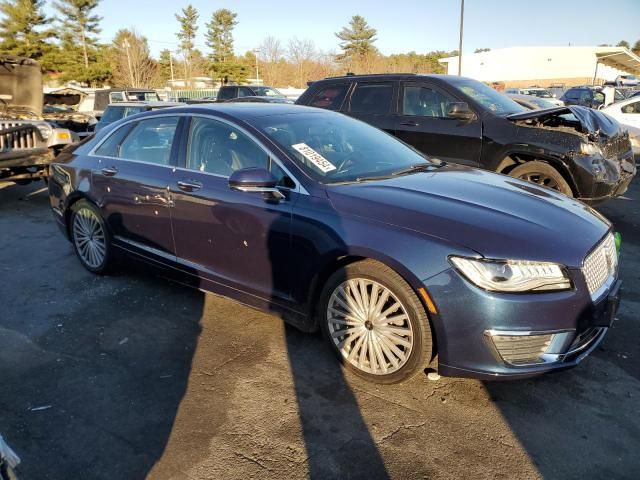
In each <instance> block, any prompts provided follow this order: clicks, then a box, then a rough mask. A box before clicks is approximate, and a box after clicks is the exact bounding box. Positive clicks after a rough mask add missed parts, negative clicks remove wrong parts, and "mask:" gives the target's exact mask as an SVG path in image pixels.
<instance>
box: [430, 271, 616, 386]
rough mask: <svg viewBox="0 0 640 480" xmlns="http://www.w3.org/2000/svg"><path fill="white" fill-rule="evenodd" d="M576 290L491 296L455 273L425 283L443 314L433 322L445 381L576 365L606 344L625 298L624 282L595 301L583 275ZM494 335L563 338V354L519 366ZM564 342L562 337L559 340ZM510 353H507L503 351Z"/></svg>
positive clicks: (577, 273)
mask: <svg viewBox="0 0 640 480" xmlns="http://www.w3.org/2000/svg"><path fill="white" fill-rule="evenodd" d="M571 276H572V280H573V282H574V285H576V289H575V290H570V291H566V292H554V293H535V294H502V293H495V292H487V291H484V290H482V289H480V288H478V287H475V286H474V285H471V284H470V283H469V282H468V281H466V280H465V279H463V278H462V277H461V276H460V275H459V274H458V273H457V272H456V271H455V270H453V269H450V270H447V271H445V272H442V273H440V274H438V275H437V276H435V277H432V278H430V279H428V280H427V281H425V282H424V284H425V287H426V288H427V290H428V291H429V292H430V294H431V296H432V298H433V300H434V302H435V303H436V307H437V309H438V314H436V315H432V322H433V326H434V329H435V334H436V339H437V342H438V371H439V373H440V374H441V375H443V376H455V377H470V378H479V379H483V380H500V379H518V378H528V377H533V376H537V375H541V374H543V373H547V372H551V371H558V370H564V369H567V368H571V367H574V366H576V365H577V364H578V363H579V362H580V361H581V360H582V359H584V358H585V357H586V356H587V355H589V353H591V352H592V351H593V350H594V349H595V348H597V346H598V345H599V344H600V343H601V342H602V341H603V339H604V337H605V336H606V333H607V331H608V329H609V327H610V326H611V322H612V321H613V317H614V315H615V312H616V310H617V306H618V303H619V298H620V285H621V282H620V281H619V280H617V281H615V282H614V283H613V284H612V286H611V287H610V288H609V289H608V290H607V291H606V292H605V293H603V294H602V295H601V297H600V298H598V299H597V300H596V301H595V302H594V301H592V300H591V297H590V295H589V294H588V293H586V292H587V289H586V285H585V283H584V279H583V277H582V273H581V272H580V271H579V270H574V271H572V272H571ZM488 332H493V334H496V333H497V334H507V335H508V334H513V333H517V334H518V335H527V334H531V335H536V334H554V333H558V334H562V338H564V339H565V341H564V343H563V344H562V345H561V346H560V350H553V353H552V354H549V355H544V356H543V357H544V358H542V359H541V360H540V361H539V362H537V363H531V364H523V365H514V364H511V363H509V362H508V361H506V360H505V359H504V358H502V356H501V355H500V353H499V352H498V351H497V349H496V345H495V344H494V342H493V341H492V340H491V335H488ZM558 337H560V335H558ZM503 353H504V352H503Z"/></svg>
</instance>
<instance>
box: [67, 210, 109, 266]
mask: <svg viewBox="0 0 640 480" xmlns="http://www.w3.org/2000/svg"><path fill="white" fill-rule="evenodd" d="M73 242H74V244H75V246H76V250H77V251H78V255H80V257H81V258H82V260H83V261H84V262H85V263H86V264H87V265H88V266H89V267H91V268H99V267H100V265H102V263H103V262H104V259H105V255H106V253H107V241H106V238H105V235H104V229H103V228H102V223H100V220H99V219H98V216H97V215H96V214H95V213H94V212H92V211H91V210H90V209H88V208H81V209H80V210H78V211H77V212H76V214H75V215H74V217H73Z"/></svg>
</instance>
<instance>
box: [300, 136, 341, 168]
mask: <svg viewBox="0 0 640 480" xmlns="http://www.w3.org/2000/svg"><path fill="white" fill-rule="evenodd" d="M291 146H292V147H293V148H295V149H296V150H297V151H298V152H300V153H301V154H302V156H303V157H304V158H306V159H307V160H309V161H310V162H311V163H312V164H313V165H314V166H316V167H317V168H318V169H319V170H320V171H321V172H322V173H328V172H331V171H332V170H335V169H336V166H335V165H334V164H333V163H331V162H330V161H329V160H327V159H326V158H324V157H323V156H322V155H320V154H319V153H318V152H316V151H315V150H314V149H313V148H311V147H310V146H309V145H307V144H306V143H296V144H295V145H291Z"/></svg>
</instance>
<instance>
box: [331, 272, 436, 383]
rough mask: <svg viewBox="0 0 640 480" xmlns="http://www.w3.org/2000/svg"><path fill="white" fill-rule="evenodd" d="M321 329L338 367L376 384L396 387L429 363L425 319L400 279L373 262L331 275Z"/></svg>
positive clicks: (415, 297)
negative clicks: (338, 363)
mask: <svg viewBox="0 0 640 480" xmlns="http://www.w3.org/2000/svg"><path fill="white" fill-rule="evenodd" d="M320 312H321V323H322V329H323V332H324V334H325V336H326V337H327V339H328V340H329V343H330V344H331V346H332V348H333V350H334V352H335V353H336V354H337V355H338V358H339V359H340V361H341V362H342V363H343V365H344V366H345V367H346V368H347V369H348V370H350V371H352V372H354V373H356V374H357V375H359V376H361V377H363V378H365V379H367V380H369V381H372V382H377V383H398V382H402V381H404V380H407V379H409V378H411V377H412V376H414V375H415V374H417V373H419V372H421V371H423V369H424V368H425V367H426V366H427V364H428V362H429V360H430V359H431V353H432V348H433V345H432V340H431V329H430V326H429V319H428V318H427V315H426V312H425V311H424V308H423V306H422V304H421V303H420V301H419V299H418V297H417V296H416V294H415V293H414V291H413V289H412V288H411V287H410V286H409V284H407V282H405V281H404V279H403V278H402V277H400V275H398V274H397V273H396V272H395V271H393V270H392V269H390V268H389V267H387V266H386V265H384V264H382V263H379V262H377V261H374V260H364V261H361V262H356V263H353V264H350V265H347V266H346V267H344V268H341V269H340V270H338V271H337V272H335V273H334V274H333V275H332V276H331V277H330V278H329V280H328V281H327V284H326V285H325V288H324V290H323V293H322V303H321V310H320Z"/></svg>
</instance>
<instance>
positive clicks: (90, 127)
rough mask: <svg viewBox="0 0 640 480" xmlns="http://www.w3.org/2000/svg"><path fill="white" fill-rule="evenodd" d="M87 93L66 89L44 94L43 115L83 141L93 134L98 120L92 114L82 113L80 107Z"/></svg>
mask: <svg viewBox="0 0 640 480" xmlns="http://www.w3.org/2000/svg"><path fill="white" fill-rule="evenodd" d="M86 97H87V93H85V92H83V91H81V90H77V89H73V88H64V89H60V90H56V91H54V92H49V93H45V94H44V102H43V107H42V112H43V113H42V115H43V117H44V119H45V120H47V121H48V122H50V123H52V124H55V125H56V126H58V127H60V128H68V129H69V130H71V131H72V132H74V133H75V134H76V135H77V136H78V138H80V139H81V140H82V139H83V138H85V137H87V136H89V135H92V134H93V131H94V129H95V126H96V123H98V119H97V118H96V116H95V115H93V113H91V112H81V111H80V106H81V105H82V103H83V101H84V99H85V98H86Z"/></svg>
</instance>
